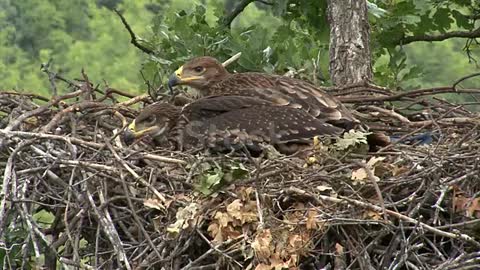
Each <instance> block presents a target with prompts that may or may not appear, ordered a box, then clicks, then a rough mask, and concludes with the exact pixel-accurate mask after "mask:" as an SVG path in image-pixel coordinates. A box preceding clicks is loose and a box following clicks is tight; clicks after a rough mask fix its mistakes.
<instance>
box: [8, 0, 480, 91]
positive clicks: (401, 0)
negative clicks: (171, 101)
mask: <svg viewBox="0 0 480 270" xmlns="http://www.w3.org/2000/svg"><path fill="white" fill-rule="evenodd" d="M326 2H327V1H306V0H276V1H271V0H262V1H253V0H239V1H226V0H203V1H201V0H193V1H189V0H180V1H177V0H176V1H170V0H140V1H122V0H96V1H87V0H79V1H74V2H71V1H66V0H56V1H53V0H48V1H35V0H24V1H13V0H0V29H1V30H0V55H1V56H2V57H1V61H0V80H1V81H2V88H3V89H9V88H17V89H27V90H29V91H32V90H40V91H43V92H44V93H46V92H47V91H48V89H49V83H48V80H47V79H46V76H45V75H43V74H42V73H41V71H40V63H42V62H47V61H48V59H50V58H52V59H53V63H54V69H55V70H61V72H62V73H64V74H65V75H66V76H68V77H78V75H79V72H80V70H81V68H85V70H86V72H87V73H88V74H89V77H90V78H91V79H92V80H93V81H96V82H101V81H102V80H103V79H104V80H106V81H107V82H108V83H109V84H110V85H111V86H112V87H117V88H120V89H124V90H129V91H135V92H139V91H142V92H143V91H145V89H144V86H143V79H142V76H140V72H139V70H142V72H143V74H144V76H145V78H147V79H148V80H150V81H152V82H153V81H154V82H155V83H156V84H161V83H163V82H164V81H165V79H166V76H167V75H168V74H169V73H170V72H171V71H172V70H174V69H175V68H176V67H177V66H178V65H179V64H181V63H182V62H183V61H185V60H186V59H188V58H190V57H192V56H195V55H203V54H209V55H214V56H216V57H218V58H220V59H221V60H225V59H226V58H228V57H230V56H231V55H233V54H234V53H236V52H239V51H241V52H242V53H243V55H242V58H241V59H240V60H239V61H238V62H237V63H235V64H234V65H232V67H231V68H232V69H235V70H237V71H244V70H257V71H264V72H275V73H280V74H282V73H285V72H287V71H290V72H297V73H298V76H300V77H303V78H305V79H308V80H310V81H314V82H316V83H319V84H321V83H323V84H330V81H329V75H328V65H329V53H328V44H329V27H328V21H327V17H326ZM242 3H243V4H244V6H245V9H244V10H243V11H242V12H240V13H239V15H238V16H233V17H234V19H233V21H232V22H231V24H230V23H229V24H228V25H225V18H226V17H228V16H231V15H232V12H233V11H234V10H235V9H236V8H237V7H238V5H240V4H242ZM368 6H369V21H370V30H371V51H372V60H373V63H372V64H373V71H374V80H375V82H376V83H378V84H381V85H385V86H388V87H393V88H398V87H400V88H412V87H419V86H422V87H429V86H433V85H444V84H450V83H452V82H453V81H454V80H455V79H457V78H459V77H461V76H463V75H466V74H469V73H472V72H474V71H475V70H477V71H478V65H477V64H476V62H475V61H476V59H478V56H480V53H479V46H478V43H476V40H475V39H474V37H478V36H480V33H479V32H480V30H478V29H479V27H480V25H479V18H480V15H479V14H480V11H479V10H480V3H479V2H478V1H476V0H453V1H446V0H394V1H391V0H389V1H386V0H383V1H380V0H377V1H370V2H369V3H368ZM113 8H117V9H119V10H120V11H121V12H122V13H123V14H124V15H125V17H126V19H127V21H128V23H129V24H130V26H131V27H132V28H133V30H134V31H135V33H136V34H137V35H138V36H139V37H141V38H142V40H141V42H142V44H144V45H145V46H146V47H148V48H150V49H151V50H152V51H154V53H153V54H150V55H145V54H142V53H141V52H140V51H139V50H136V49H135V48H134V47H133V46H131V44H130V43H129V40H130V37H129V35H128V32H127V31H126V30H125V29H124V27H123V26H122V24H121V22H120V21H119V19H118V17H117V16H116V15H115V14H114V13H113V12H112V11H111V10H112V9H113ZM454 37H458V38H457V39H449V38H454ZM460 38H461V39H460ZM443 39H445V40H446V41H443V42H440V40H443ZM422 40H426V41H435V42H434V43H431V42H428V43H427V42H420V41H422ZM477 82H478V81H477Z"/></svg>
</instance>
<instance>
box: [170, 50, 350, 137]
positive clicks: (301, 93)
mask: <svg viewBox="0 0 480 270" xmlns="http://www.w3.org/2000/svg"><path fill="white" fill-rule="evenodd" d="M169 85H170V86H174V85H188V86H190V87H193V88H195V89H197V90H199V91H200V92H201V93H202V95H203V96H219V95H222V96H226V95H237V96H250V97H256V98H259V99H262V100H266V101H270V102H272V103H274V104H277V105H279V106H285V107H290V108H294V109H300V110H303V111H305V112H307V113H308V114H309V115H311V116H313V117H315V118H318V119H321V120H323V121H326V122H328V123H332V124H333V125H337V126H340V127H342V128H346V129H350V128H353V127H354V126H355V125H357V124H358V123H359V121H358V120H357V119H355V118H354V117H353V116H352V114H351V113H350V112H349V111H348V109H346V108H345V106H344V105H343V104H341V103H340V102H339V101H338V100H337V99H335V98H334V97H332V96H330V95H329V94H327V93H326V92H324V91H323V90H321V89H319V88H318V87H316V86H315V85H313V84H311V83H309V82H306V81H302V80H298V79H294V78H289V77H285V76H278V75H270V74H265V73H237V74H231V73H229V72H228V71H227V70H226V69H225V68H224V67H223V66H222V64H221V63H220V62H219V61H217V60H216V59H214V58H212V57H197V58H194V59H192V60H190V61H189V62H187V63H186V64H185V65H183V66H182V67H180V68H179V69H178V70H177V71H176V72H175V73H174V74H173V75H172V76H171V78H170V80H169Z"/></svg>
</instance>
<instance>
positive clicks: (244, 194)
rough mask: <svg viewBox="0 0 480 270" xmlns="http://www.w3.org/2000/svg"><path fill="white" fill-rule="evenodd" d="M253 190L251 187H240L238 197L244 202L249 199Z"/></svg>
mask: <svg viewBox="0 0 480 270" xmlns="http://www.w3.org/2000/svg"><path fill="white" fill-rule="evenodd" d="M253 191H254V189H253V188H252V187H247V188H245V187H242V188H241V189H240V192H239V193H240V198H241V199H242V201H244V202H246V201H249V200H250V194H252V193H253Z"/></svg>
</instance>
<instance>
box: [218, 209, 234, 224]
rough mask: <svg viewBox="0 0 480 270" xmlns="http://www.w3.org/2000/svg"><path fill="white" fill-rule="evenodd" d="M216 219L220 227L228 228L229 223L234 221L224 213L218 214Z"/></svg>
mask: <svg viewBox="0 0 480 270" xmlns="http://www.w3.org/2000/svg"><path fill="white" fill-rule="evenodd" d="M215 219H216V220H218V224H219V225H220V227H227V225H228V223H229V222H232V221H233V219H232V218H231V217H230V215H228V214H227V213H223V212H217V213H216V214H215Z"/></svg>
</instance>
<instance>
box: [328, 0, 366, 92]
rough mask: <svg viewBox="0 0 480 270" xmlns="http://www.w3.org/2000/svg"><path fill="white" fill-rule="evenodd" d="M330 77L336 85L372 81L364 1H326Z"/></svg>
mask: <svg viewBox="0 0 480 270" xmlns="http://www.w3.org/2000/svg"><path fill="white" fill-rule="evenodd" d="M327 14H328V22H329V24H330V65H329V71H330V77H331V79H332V82H333V84H334V85H336V86H344V85H349V84H353V83H360V82H364V81H371V79H372V76H373V75H372V59H371V55H370V32H369V24H368V13H367V1H365V0H328V8H327Z"/></svg>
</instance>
